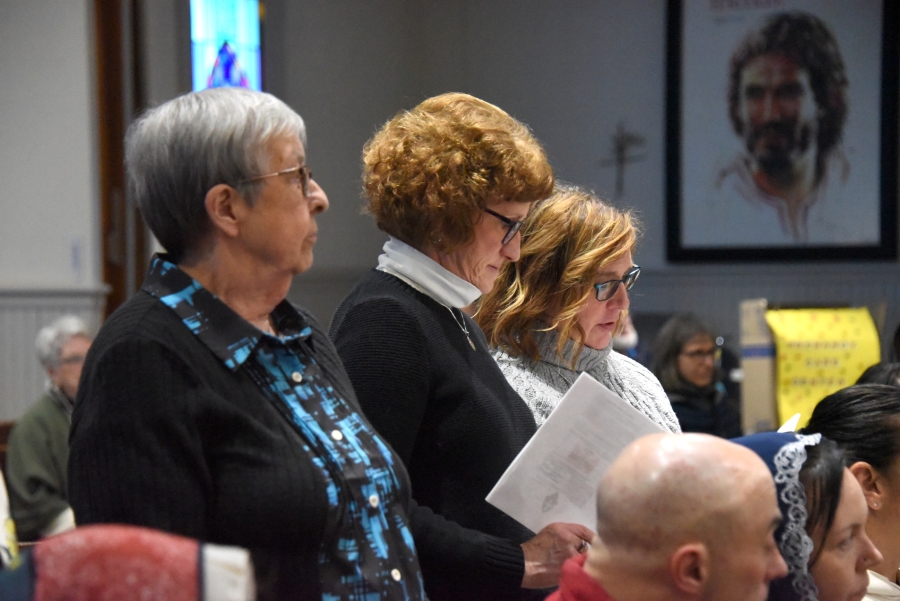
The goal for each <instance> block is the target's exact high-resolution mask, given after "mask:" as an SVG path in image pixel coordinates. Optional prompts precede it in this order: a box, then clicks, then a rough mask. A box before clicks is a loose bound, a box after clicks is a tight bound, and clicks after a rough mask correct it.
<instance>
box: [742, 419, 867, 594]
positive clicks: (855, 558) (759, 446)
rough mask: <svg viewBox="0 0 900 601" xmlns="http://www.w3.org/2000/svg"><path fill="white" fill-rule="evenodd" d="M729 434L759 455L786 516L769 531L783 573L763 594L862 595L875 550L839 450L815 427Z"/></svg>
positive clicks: (863, 508)
mask: <svg viewBox="0 0 900 601" xmlns="http://www.w3.org/2000/svg"><path fill="white" fill-rule="evenodd" d="M733 442H735V443H737V444H740V445H743V446H745V447H747V448H749V449H751V450H753V451H754V452H755V453H756V454H757V455H759V456H760V457H761V458H762V459H763V461H765V462H766V465H767V466H768V467H769V470H770V471H771V472H772V477H773V478H774V480H775V488H776V491H777V494H778V505H779V507H780V509H781V514H782V517H783V519H784V521H783V523H782V525H781V526H780V527H779V528H778V530H777V531H776V532H775V541H776V543H777V544H778V549H779V550H780V551H781V555H782V556H783V557H784V560H785V562H786V563H787V565H788V575H787V576H785V577H784V578H782V579H780V580H776V581H774V582H772V584H771V586H770V588H769V597H768V599H769V601H861V599H862V598H863V596H864V595H865V594H866V586H867V584H868V575H867V569H868V568H870V567H872V566H873V565H875V564H878V563H879V562H881V559H882V557H881V554H880V553H879V552H878V549H876V548H875V545H873V544H872V541H871V540H870V539H869V537H868V536H867V535H866V529H865V525H866V503H865V498H864V497H863V493H862V489H860V487H859V484H858V483H857V481H856V478H854V477H853V475H852V474H851V473H850V471H849V470H847V469H846V468H845V467H844V454H843V452H842V451H841V450H840V448H839V447H838V446H837V445H836V444H835V443H834V442H833V441H831V440H829V439H827V438H822V436H821V435H820V434H812V435H802V434H795V433H793V432H788V433H776V432H765V433H760V434H753V435H750V436H744V437H742V438H736V439H734V440H733Z"/></svg>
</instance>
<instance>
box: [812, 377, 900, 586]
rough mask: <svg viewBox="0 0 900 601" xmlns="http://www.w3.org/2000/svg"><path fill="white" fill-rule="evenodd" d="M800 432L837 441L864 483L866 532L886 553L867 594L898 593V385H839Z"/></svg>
mask: <svg viewBox="0 0 900 601" xmlns="http://www.w3.org/2000/svg"><path fill="white" fill-rule="evenodd" d="M887 365H894V366H896V363H894V364H887ZM803 433H804V434H812V433H819V434H821V435H822V436H825V437H827V438H830V439H831V440H833V441H834V442H836V443H837V444H838V446H840V447H841V449H842V450H843V451H844V455H845V460H844V463H845V464H846V465H847V466H848V467H849V469H850V473H852V474H853V475H854V476H855V477H856V480H857V482H859V484H860V486H861V487H862V490H863V495H864V496H865V499H866V504H867V505H868V510H869V517H868V519H867V520H866V534H867V535H868V536H869V538H871V539H872V542H873V543H874V544H875V546H876V547H877V548H878V550H879V551H880V552H881V555H882V556H883V557H884V559H883V560H882V561H881V563H879V564H876V565H872V566H870V567H869V588H868V593H867V597H866V599H868V600H869V601H888V600H891V599H893V600H894V601H896V600H897V599H900V584H898V580H900V388H898V387H897V384H896V383H893V384H892V385H890V386H887V385H884V384H865V385H856V386H850V387H848V388H843V389H841V390H838V391H837V392H835V393H834V394H830V395H828V396H827V397H825V398H824V399H822V400H821V401H820V402H819V404H818V405H816V408H815V410H813V413H812V417H810V418H809V423H808V424H807V425H806V427H805V428H803Z"/></svg>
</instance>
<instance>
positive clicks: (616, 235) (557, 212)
mask: <svg viewBox="0 0 900 601" xmlns="http://www.w3.org/2000/svg"><path fill="white" fill-rule="evenodd" d="M522 231H523V234H522V250H521V256H520V257H519V261H518V262H517V263H509V264H507V265H505V266H504V268H503V270H502V271H501V272H500V277H499V278H498V284H497V286H495V287H494V289H493V290H492V291H491V292H490V293H488V294H486V295H485V296H484V297H483V298H482V299H481V301H480V304H479V308H478V313H477V314H476V316H475V318H476V321H478V325H480V326H481V329H482V330H484V333H485V336H487V339H488V342H489V343H490V345H491V346H492V347H493V348H494V351H493V355H494V359H495V360H496V361H497V364H498V365H499V366H500V370H501V371H502V372H503V375H504V376H506V379H507V380H508V381H509V383H510V384H511V385H512V387H513V388H514V389H515V390H516V392H518V393H519V396H521V397H522V398H523V399H525V402H526V403H528V405H529V406H530V407H531V411H532V413H534V418H535V421H536V422H537V424H538V425H539V426H540V425H541V424H543V423H544V421H545V420H546V419H547V418H548V417H549V416H550V413H551V412H552V411H553V409H555V408H556V406H557V405H558V404H559V401H560V400H561V399H562V396H563V395H564V394H565V393H566V391H567V390H568V389H569V387H570V386H572V384H573V383H574V382H575V380H576V379H577V378H578V376H579V375H580V374H581V373H582V372H585V373H587V374H588V375H590V376H591V377H593V378H594V379H595V380H597V381H598V382H600V383H601V384H603V385H604V386H606V387H607V388H609V389H610V390H611V391H613V392H614V393H616V394H617V395H619V396H620V397H622V398H623V399H625V401H627V402H628V403H630V404H631V405H632V406H633V407H634V408H635V409H637V410H638V411H640V412H642V413H643V414H644V415H646V416H647V417H649V418H650V419H651V420H653V421H654V422H655V423H656V424H657V425H659V426H660V427H661V428H663V429H664V430H666V431H669V432H680V431H681V428H680V426H679V425H678V418H677V417H676V416H675V413H674V412H673V411H672V405H671V404H670V403H669V399H668V397H667V396H666V393H665V391H664V390H663V388H662V385H661V384H660V383H659V380H657V379H656V377H655V376H654V375H653V374H652V373H650V371H649V370H648V369H646V368H645V367H644V366H642V365H641V364H639V363H637V362H636V361H633V360H632V359H629V358H628V357H626V356H624V355H620V354H618V353H614V352H612V350H613V349H612V343H611V340H612V336H613V334H614V333H615V332H616V331H618V329H619V328H620V326H621V324H622V320H623V317H624V315H625V314H626V313H627V311H628V306H629V300H628V292H627V291H628V290H629V289H630V288H631V287H632V285H634V282H635V280H637V277H638V274H639V273H640V271H641V268H640V267H639V266H637V265H634V264H633V263H632V260H631V259H632V256H631V255H632V253H633V252H634V247H635V242H636V239H637V232H636V223H635V219H634V218H633V217H632V216H631V213H630V212H629V211H620V210H618V209H616V208H614V207H612V206H610V205H608V204H607V203H605V202H603V201H602V200H600V199H599V198H597V197H596V196H594V195H593V194H592V193H590V192H588V191H587V190H584V189H582V188H579V187H576V186H557V188H556V190H555V193H554V195H553V196H551V197H550V198H548V199H547V200H545V201H543V202H541V203H539V204H538V205H537V206H536V207H535V208H534V209H532V211H531V213H530V214H529V215H528V218H527V219H526V220H525V225H524V226H523V227H522Z"/></svg>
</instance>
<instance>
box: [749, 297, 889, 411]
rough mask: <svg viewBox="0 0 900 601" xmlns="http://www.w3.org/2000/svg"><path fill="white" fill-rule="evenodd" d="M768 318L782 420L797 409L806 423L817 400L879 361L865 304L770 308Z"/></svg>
mask: <svg viewBox="0 0 900 601" xmlns="http://www.w3.org/2000/svg"><path fill="white" fill-rule="evenodd" d="M766 322H767V323H768V324H769V327H770V328H771V329H772V336H773V338H774V339H775V361H776V385H775V389H776V390H775V400H776V403H777V405H778V419H779V421H780V422H781V423H784V422H785V421H787V420H788V419H789V418H790V417H791V416H793V415H794V414H795V413H799V414H800V425H803V424H806V422H807V421H809V416H810V415H812V410H813V409H814V408H815V406H816V404H817V403H818V402H819V401H821V400H822V399H823V398H825V397H826V396H828V395H829V394H831V393H832V392H835V391H837V390H840V389H841V388H844V387H846V386H850V385H851V384H853V383H854V382H856V380H857V378H859V376H860V375H862V372H864V371H865V370H866V368H868V367H869V366H871V365H874V364H876V363H878V362H879V361H881V346H880V344H879V342H878V331H877V330H876V329H875V323H874V322H873V321H872V316H871V315H870V314H869V310H868V309H866V308H861V309H771V310H769V311H766Z"/></svg>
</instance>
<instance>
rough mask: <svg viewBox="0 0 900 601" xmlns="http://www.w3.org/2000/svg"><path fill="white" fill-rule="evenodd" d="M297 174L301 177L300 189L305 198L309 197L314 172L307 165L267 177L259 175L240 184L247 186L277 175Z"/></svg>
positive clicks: (266, 175)
mask: <svg viewBox="0 0 900 601" xmlns="http://www.w3.org/2000/svg"><path fill="white" fill-rule="evenodd" d="M295 171H296V172H297V175H299V176H300V187H301V188H302V189H303V196H307V197H308V196H309V180H311V179H312V170H311V169H310V168H309V167H307V166H306V165H301V166H299V167H291V168H290V169H282V170H281V171H276V172H274V173H266V174H265V175H257V176H256V177H251V178H249V179H244V180H241V181H240V183H242V184H245V183H249V182H256V181H259V180H261V179H266V178H268V177H275V176H276V175H288V174H290V173H294V172H295Z"/></svg>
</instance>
